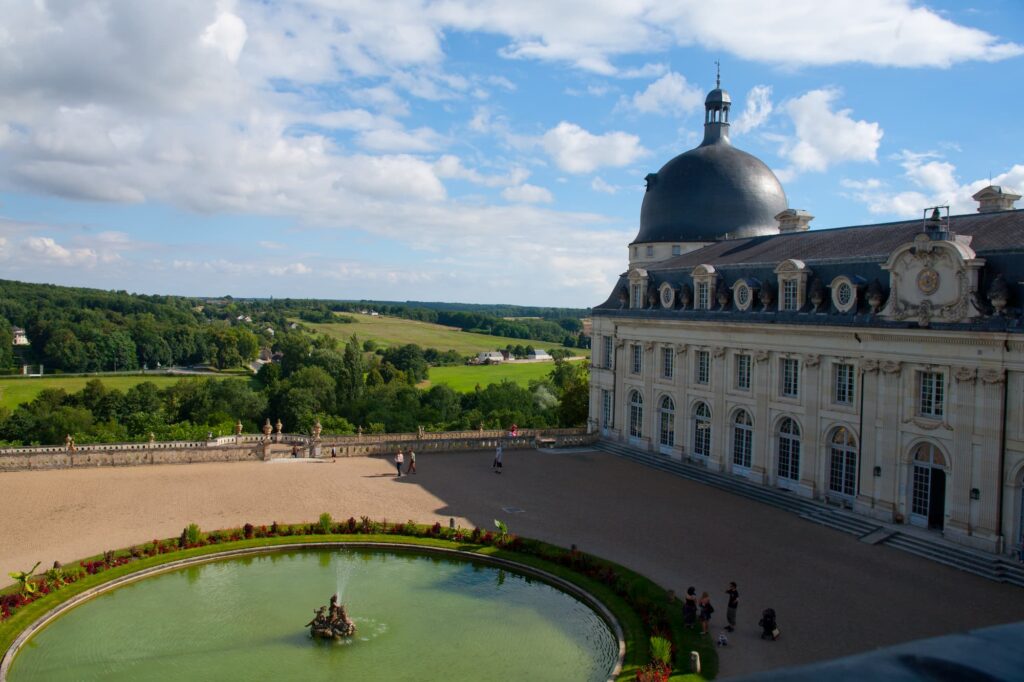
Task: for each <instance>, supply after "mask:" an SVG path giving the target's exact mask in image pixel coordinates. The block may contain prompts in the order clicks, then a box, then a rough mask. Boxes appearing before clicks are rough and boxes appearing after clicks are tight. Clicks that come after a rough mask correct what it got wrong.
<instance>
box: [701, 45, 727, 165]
mask: <svg viewBox="0 0 1024 682" xmlns="http://www.w3.org/2000/svg"><path fill="white" fill-rule="evenodd" d="M715 66H716V71H715V89H714V90H712V91H711V92H709V93H708V96H707V97H706V98H705V99H704V141H703V142H702V143H701V146H703V145H706V144H715V143H716V142H728V141H729V107H731V106H732V98H731V97H729V93H728V91H726V90H723V89H722V70H721V65H720V64H719V63H718V61H717V60H716V61H715Z"/></svg>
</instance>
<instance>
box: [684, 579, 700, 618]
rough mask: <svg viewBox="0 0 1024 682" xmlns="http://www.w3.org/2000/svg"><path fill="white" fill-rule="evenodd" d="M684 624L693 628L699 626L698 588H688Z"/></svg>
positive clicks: (685, 599)
mask: <svg viewBox="0 0 1024 682" xmlns="http://www.w3.org/2000/svg"><path fill="white" fill-rule="evenodd" d="M683 625H684V626H686V627H688V628H692V627H696V626H697V588H695V587H692V586H691V587H688V588H686V597H685V598H684V600H683Z"/></svg>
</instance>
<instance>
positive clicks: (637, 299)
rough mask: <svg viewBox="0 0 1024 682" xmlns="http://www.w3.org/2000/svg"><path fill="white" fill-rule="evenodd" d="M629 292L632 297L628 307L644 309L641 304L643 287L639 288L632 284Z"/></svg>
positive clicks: (637, 285)
mask: <svg viewBox="0 0 1024 682" xmlns="http://www.w3.org/2000/svg"><path fill="white" fill-rule="evenodd" d="M631 291H632V292H633V297H632V301H631V303H630V305H629V307H630V308H643V307H644V304H643V301H644V297H643V294H644V292H643V287H641V286H640V285H639V284H634V285H633V288H632V289H631Z"/></svg>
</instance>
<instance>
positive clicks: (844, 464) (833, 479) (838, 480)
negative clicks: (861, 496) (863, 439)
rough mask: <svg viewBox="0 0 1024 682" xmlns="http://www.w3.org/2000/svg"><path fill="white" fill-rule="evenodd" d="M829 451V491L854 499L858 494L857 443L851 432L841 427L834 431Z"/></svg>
mask: <svg viewBox="0 0 1024 682" xmlns="http://www.w3.org/2000/svg"><path fill="white" fill-rule="evenodd" d="M828 451H829V474H828V489H829V491H830V492H833V493H836V494H839V495H843V496H844V497H853V496H854V495H856V494H857V443H856V442H855V441H854V440H853V434H852V433H850V430H849V429H847V428H846V427H845V426H840V427H839V428H838V429H836V430H835V431H833V432H832V438H831V439H830V440H829V448H828Z"/></svg>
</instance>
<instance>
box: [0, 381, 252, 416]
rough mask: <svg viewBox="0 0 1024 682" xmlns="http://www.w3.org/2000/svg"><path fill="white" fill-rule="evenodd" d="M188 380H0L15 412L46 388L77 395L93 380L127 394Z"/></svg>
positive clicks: (1, 396) (2, 399)
mask: <svg viewBox="0 0 1024 682" xmlns="http://www.w3.org/2000/svg"><path fill="white" fill-rule="evenodd" d="M183 378H185V377H181V376H168V375H166V374H155V375H148V376H144V375H131V376H99V377H59V376H50V377H45V376H44V377H25V378H18V379H13V378H11V379H8V378H4V379H0V407H6V408H8V409H11V410H13V409H14V408H16V407H17V406H18V405H20V404H22V403H28V402H32V400H33V399H34V398H35V397H36V396H37V395H39V394H40V393H41V392H42V391H43V390H44V389H47V388H63V389H64V390H65V391H67V392H68V393H75V392H77V391H80V390H82V389H83V388H85V385H86V383H88V382H89V381H91V380H93V379H99V380H100V381H102V382H103V385H104V386H106V387H107V388H116V389H118V390H121V391H127V390H128V389H129V388H131V387H132V386H135V385H136V384H141V383H142V382H144V381H152V382H153V383H154V384H156V385H157V386H158V387H159V388H164V387H165V386H169V385H171V384H173V383H175V382H178V381H180V380H181V379H183ZM216 378H225V379H226V378H234V379H239V378H244V377H238V376H235V377H231V376H225V377H216Z"/></svg>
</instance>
